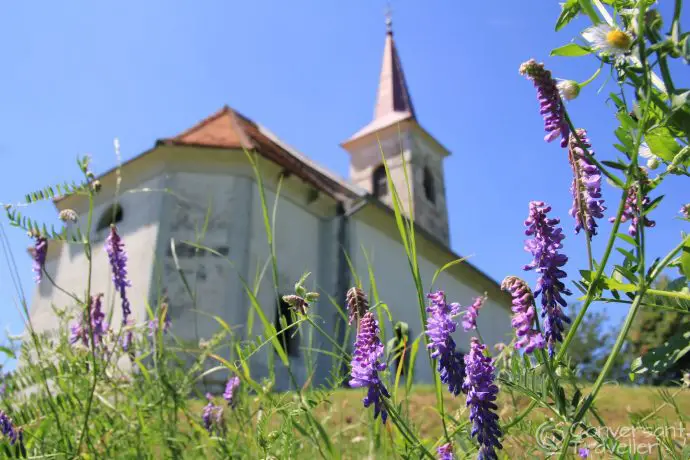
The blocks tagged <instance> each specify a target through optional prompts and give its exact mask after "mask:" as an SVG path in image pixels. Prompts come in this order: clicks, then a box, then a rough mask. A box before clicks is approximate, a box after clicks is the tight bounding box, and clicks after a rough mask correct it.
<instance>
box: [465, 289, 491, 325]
mask: <svg viewBox="0 0 690 460" xmlns="http://www.w3.org/2000/svg"><path fill="white" fill-rule="evenodd" d="M486 299H487V296H486V295H483V296H479V297H477V298H476V299H474V302H473V303H472V305H470V306H469V307H468V308H467V311H465V316H464V317H463V319H462V328H463V329H464V330H465V331H469V330H472V329H477V317H478V316H479V309H480V308H482V307H483V306H484V302H486Z"/></svg>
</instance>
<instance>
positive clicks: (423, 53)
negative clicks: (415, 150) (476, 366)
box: [0, 0, 690, 333]
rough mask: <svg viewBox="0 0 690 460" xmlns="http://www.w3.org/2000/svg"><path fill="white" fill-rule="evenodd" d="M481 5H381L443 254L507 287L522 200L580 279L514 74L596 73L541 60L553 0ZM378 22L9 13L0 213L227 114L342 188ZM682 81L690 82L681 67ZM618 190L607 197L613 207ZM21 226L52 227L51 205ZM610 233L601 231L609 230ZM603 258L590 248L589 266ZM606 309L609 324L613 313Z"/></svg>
mask: <svg viewBox="0 0 690 460" xmlns="http://www.w3.org/2000/svg"><path fill="white" fill-rule="evenodd" d="M486 5H487V2H449V1H446V2H410V1H407V2H404V1H399V2H394V4H393V10H394V12H393V22H394V30H395V37H396V42H397V45H398V50H399V53H400V56H401V59H402V62H403V66H404V69H405V73H406V77H407V80H408V84H409V86H410V91H411V94H412V98H413V101H414V104H415V108H416V110H417V115H418V118H419V119H420V121H421V123H422V124H423V125H424V126H425V127H426V128H427V129H428V130H429V131H430V132H432V133H433V134H434V135H435V136H436V137H437V138H438V139H439V140H440V141H441V142H442V143H443V144H444V145H446V146H447V147H448V148H449V149H450V150H451V151H452V152H453V154H452V156H451V157H449V158H448V159H447V160H446V163H445V167H446V182H447V187H446V190H447V201H448V204H449V207H450V218H451V241H452V246H453V249H455V250H456V252H458V253H460V254H463V255H472V256H473V257H472V259H471V260H472V262H473V263H475V264H476V265H477V266H479V267H480V268H481V269H482V270H484V271H486V272H488V273H489V274H490V275H491V276H493V277H494V278H495V279H497V280H499V281H500V280H501V279H502V278H503V277H504V276H505V275H508V274H519V273H520V272H521V267H522V266H523V265H524V264H526V263H528V262H529V255H528V254H527V253H526V252H525V251H524V250H523V241H524V238H525V237H524V235H523V220H524V219H525V217H526V215H527V207H528V203H529V201H530V200H534V199H539V200H544V201H547V202H549V203H551V204H552V205H553V208H554V210H553V214H554V215H555V216H560V217H561V218H562V222H563V224H564V227H565V229H566V233H567V238H566V240H565V242H564V245H565V247H564V250H565V252H566V253H567V254H568V255H569V256H570V262H569V263H568V265H567V266H566V269H567V271H569V273H570V274H571V275H575V274H576V273H577V270H576V268H578V269H579V268H584V265H585V260H586V259H585V247H584V240H583V237H582V236H575V235H574V234H573V222H572V220H571V219H570V218H569V216H568V215H567V211H568V209H569V208H570V202H571V197H570V194H569V191H568V188H569V184H570V180H571V179H570V174H571V173H570V167H569V165H568V161H567V156H566V152H565V151H564V150H562V149H560V148H559V147H558V145H557V142H555V143H553V144H545V143H544V142H543V140H542V138H543V134H544V133H543V124H542V120H541V118H540V116H539V114H538V110H537V102H536V99H535V91H534V88H533V87H532V85H531V83H530V82H528V81H526V80H524V79H523V78H522V77H520V76H519V74H518V67H519V65H520V63H521V62H523V61H525V60H527V59H528V58H530V57H535V58H536V59H538V60H543V61H545V62H547V66H548V67H549V68H550V69H552V70H553V71H554V74H555V76H557V77H567V78H573V79H576V80H580V81H582V80H585V79H587V78H588V77H589V76H590V75H591V74H592V73H593V72H594V70H595V69H596V62H595V61H594V60H593V59H590V58H575V59H572V58H571V59H566V58H549V57H548V53H549V51H550V49H552V48H554V47H556V46H559V45H562V44H564V43H566V42H568V41H570V40H571V39H572V38H573V37H575V36H576V35H577V33H578V32H579V30H580V29H581V28H582V27H583V24H585V23H584V22H583V21H579V22H575V23H573V24H572V25H570V26H569V27H567V28H566V29H565V30H564V31H561V32H560V33H556V32H554V30H553V25H554V23H555V20H556V17H557V16H558V13H559V11H560V7H559V4H558V2H557V1H548V2H546V1H539V2H502V4H501V5H500V7H499V6H498V5H496V6H492V7H490V8H489V7H487V6H486ZM664 7H665V9H668V8H669V7H670V5H664ZM384 9H385V2H384V1H367V2H364V1H360V2H335V1H323V0H312V1H297V2H278V1H263V0H253V1H251V2H227V1H220V0H218V1H205V2H184V1H181V0H180V1H172V0H165V1H163V0H149V1H146V2H134V1H120V2H45V3H41V6H40V7H38V6H36V5H34V4H32V3H31V2H4V3H3V4H2V5H1V6H0V51H1V52H2V53H1V54H2V56H3V58H4V61H5V63H6V64H5V66H3V72H2V74H0V101H1V103H0V126H2V130H3V136H2V137H0V161H1V163H0V164H2V181H0V201H1V202H16V201H19V200H21V198H22V196H23V194H24V193H25V192H26V191H31V190H34V189H38V188H40V187H42V186H44V185H46V184H50V183H54V182H57V181H61V180H64V179H66V178H78V171H77V168H76V165H75V158H76V156H77V155H83V154H85V153H90V154H92V155H93V158H94V162H93V167H94V170H95V171H96V172H97V173H98V172H104V171H106V170H107V169H109V168H110V167H112V166H113V165H114V164H115V157H114V154H113V149H112V140H113V138H114V137H118V138H119V139H120V142H121V145H122V154H123V159H125V160H126V159H128V158H131V157H132V156H135V155H137V154H139V153H140V152H142V151H144V150H146V149H148V148H150V147H151V146H152V145H153V143H154V141H155V140H156V139H157V138H161V137H166V136H171V135H174V134H176V133H178V132H180V131H182V130H183V129H185V128H188V127H189V126H191V125H193V124H194V123H196V122H197V121H198V120H200V119H202V118H204V117H206V116H207V115H209V114H210V113H212V112H214V111H215V110H217V109H218V108H220V107H221V106H222V105H223V104H229V105H230V106H231V107H233V108H235V109H237V110H239V111H240V112H242V113H244V114H245V115H247V116H249V117H250V118H252V119H254V120H256V121H258V122H259V123H261V124H263V125H265V126H267V127H268V128H269V129H271V130H272V131H274V132H275V133H276V134H278V135H279V136H280V137H281V138H283V139H284V140H285V141H286V142H288V143H290V144H291V145H294V146H295V147H297V148H298V149H300V150H301V151H302V152H304V153H305V154H307V155H309V156H310V157H311V158H313V159H315V160H316V161H318V162H320V163H321V164H323V165H324V166H326V167H328V168H330V169H331V170H333V171H335V172H336V173H338V174H340V175H341V176H347V171H348V156H347V154H346V153H345V152H344V151H343V150H342V149H341V148H340V147H339V146H338V144H339V142H340V141H343V140H344V139H346V138H347V137H349V136H350V135H351V134H352V133H354V132H355V131H356V130H358V129H359V128H361V127H362V126H363V125H364V124H366V123H367V122H368V121H370V119H371V116H372V111H373V103H374V98H375V93H376V85H377V78H378V72H379V68H380V61H381V56H382V52H383V42H384V34H385V27H384V16H383V13H384ZM662 11H664V8H662ZM681 71H682V72H685V76H686V77H687V76H690V74H689V73H688V72H687V67H684V68H683V69H682V70H681ZM604 81H605V77H602V78H600V79H599V80H597V82H596V83H595V84H592V85H590V86H589V87H588V88H587V90H586V91H585V92H584V94H582V95H581V97H580V98H578V99H577V100H575V101H573V102H572V103H571V104H570V105H569V110H570V112H571V115H572V117H573V119H574V120H575V123H576V125H578V126H582V127H586V128H587V129H588V131H589V135H590V138H591V140H592V142H593V144H594V147H595V150H596V151H597V155H598V156H599V157H602V158H608V159H611V158H612V157H613V156H615V155H616V151H615V150H614V149H613V148H612V147H610V145H611V144H612V141H613V129H614V128H615V125H614V123H615V120H614V118H613V116H612V111H611V107H610V104H608V105H607V104H606V103H605V99H606V95H607V94H608V92H609V91H610V90H614V87H613V86H612V85H611V84H610V82H609V84H608V86H607V87H606V88H605V89H604V91H603V92H602V93H601V94H599V95H597V94H596V90H597V89H598V87H599V86H600V85H601V84H602V83H604ZM686 81H687V79H686ZM681 187H682V185H681V183H680V181H678V180H672V181H669V182H667V183H666V185H665V186H664V187H663V188H662V190H661V191H660V192H659V193H666V194H668V195H670V196H667V198H666V199H665V200H664V202H663V203H662V204H661V205H660V206H659V208H658V209H657V210H656V211H655V213H654V218H655V219H656V221H657V226H656V227H655V228H654V230H653V231H652V232H651V233H652V234H653V238H650V239H649V240H648V242H649V248H650V254H651V255H652V256H655V255H660V254H662V253H664V252H665V251H666V250H668V249H669V248H670V247H671V246H672V245H675V244H676V242H677V241H678V238H679V233H680V231H681V229H682V228H683V223H681V222H679V221H678V220H676V219H674V216H675V215H676V213H677V211H678V209H679V208H680V206H681V204H682V202H683V200H688V199H690V196H688V194H687V193H685V197H682V196H680V195H681V193H680V192H681ZM685 190H687V188H686V189H685ZM613 191H614V190H613V189H611V188H610V187H608V186H607V185H606V186H605V189H604V194H605V197H607V198H611V201H613V199H614V198H612V194H613ZM615 199H617V197H616V198H615ZM610 206H611V207H614V206H615V205H614V204H613V203H611V205H610ZM609 211H610V213H613V212H614V211H613V210H609ZM32 215H33V216H34V217H36V218H38V219H42V220H49V221H53V220H55V216H54V212H53V211H52V208H51V207H50V206H47V205H46V206H42V207H40V206H39V207H36V208H35V209H33V210H32ZM608 228H609V224H608V223H602V229H603V231H604V232H606V230H607V229H608ZM5 229H6V231H7V232H8V233H9V237H10V241H11V247H12V250H13V252H14V254H15V258H16V259H17V262H18V264H19V269H20V270H21V272H22V277H23V278H22V282H23V286H24V288H25V289H26V290H27V292H28V293H32V292H33V286H32V274H31V263H30V260H29V258H28V256H27V255H26V247H27V245H29V244H30V240H29V239H28V238H27V237H26V235H25V234H24V233H23V232H21V231H19V230H17V229H13V228H9V227H7V226H6V225H5ZM685 230H686V231H687V230H688V228H687V225H686V227H685ZM603 243H604V242H603V238H602V237H599V238H597V239H596V240H595V242H594V248H595V253H596V254H600V253H601V250H602V249H603V248H602V245H603ZM0 257H2V258H3V259H4V255H0ZM530 279H532V278H530ZM29 295H30V294H29ZM453 300H458V301H461V302H467V301H468V299H453ZM0 302H1V303H0V305H2V306H1V307H0V308H1V309H2V316H1V318H0V327H2V329H3V330H4V329H8V330H9V331H10V332H12V333H19V332H20V331H21V329H22V324H21V321H20V318H19V315H18V314H17V311H16V308H15V305H16V293H15V290H14V288H13V287H12V283H11V282H10V279H9V276H8V270H7V266H6V263H5V260H2V263H1V264H0ZM608 308H609V314H610V315H611V316H612V317H613V318H614V319H620V318H621V317H622V315H623V314H624V313H625V311H624V309H623V307H620V306H611V307H608Z"/></svg>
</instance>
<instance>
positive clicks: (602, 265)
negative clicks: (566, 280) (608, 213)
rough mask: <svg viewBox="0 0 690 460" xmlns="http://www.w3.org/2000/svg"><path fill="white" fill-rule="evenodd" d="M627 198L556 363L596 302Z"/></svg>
mask: <svg viewBox="0 0 690 460" xmlns="http://www.w3.org/2000/svg"><path fill="white" fill-rule="evenodd" d="M626 189H627V187H626ZM625 196H626V192H624V193H623V197H622V199H621V202H620V205H619V206H618V213H617V214H616V219H615V220H614V222H613V228H612V229H611V234H610V235H609V241H608V243H607V245H606V249H605V250H604V255H603V256H602V258H601V263H600V264H599V268H598V269H597V272H596V273H595V274H594V278H593V279H592V282H591V284H590V285H589V288H588V289H587V296H586V298H585V301H584V303H583V304H582V308H581V309H580V312H579V313H578V315H577V317H576V318H575V320H574V321H573V324H572V325H571V326H570V329H568V335H567V336H566V337H565V340H563V344H562V345H561V348H560V350H558V354H557V355H556V359H555V361H556V362H559V361H560V360H561V359H562V358H563V356H564V355H565V352H566V350H567V349H568V346H569V345H570V342H572V340H573V338H574V337H575V334H576V332H577V328H578V327H579V326H580V323H582V320H583V319H584V317H585V313H587V308H589V305H590V304H591V303H592V301H593V300H594V293H595V292H596V291H597V285H598V284H599V280H600V279H601V277H602V275H603V274H604V270H605V268H606V264H607V262H608V260H609V256H610V255H611V251H613V245H614V243H615V241H616V234H617V233H618V227H619V226H620V223H621V217H622V216H623V211H624V210H625Z"/></svg>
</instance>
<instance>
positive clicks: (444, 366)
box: [426, 291, 465, 396]
mask: <svg viewBox="0 0 690 460" xmlns="http://www.w3.org/2000/svg"><path fill="white" fill-rule="evenodd" d="M427 297H428V298H429V299H430V300H431V302H430V304H429V306H428V307H426V311H427V312H428V313H429V314H428V316H427V322H426V335H427V336H429V341H430V343H429V345H427V347H428V348H429V350H431V358H436V359H437V360H438V371H439V373H440V377H441V382H442V383H444V384H446V385H448V391H450V392H451V393H452V394H453V395H455V396H457V395H458V394H459V393H460V390H461V389H462V381H463V379H464V378H465V369H464V368H465V366H464V365H463V361H462V355H461V354H460V353H459V352H457V351H456V350H455V341H454V340H453V337H451V334H452V333H453V332H455V330H456V329H457V326H458V323H457V322H455V321H454V320H453V316H454V315H457V314H458V311H459V310H460V305H458V304H457V303H451V304H447V303H446V296H445V295H444V293H443V291H438V292H434V293H432V294H428V295H427Z"/></svg>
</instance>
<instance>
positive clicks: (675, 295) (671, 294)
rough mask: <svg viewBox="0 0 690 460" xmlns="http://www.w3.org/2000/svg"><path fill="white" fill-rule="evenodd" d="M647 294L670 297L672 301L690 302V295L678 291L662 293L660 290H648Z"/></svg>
mask: <svg viewBox="0 0 690 460" xmlns="http://www.w3.org/2000/svg"><path fill="white" fill-rule="evenodd" d="M647 294H649V295H658V296H661V297H670V298H672V299H683V300H690V294H686V293H684V292H678V291H660V290H658V289H647Z"/></svg>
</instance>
